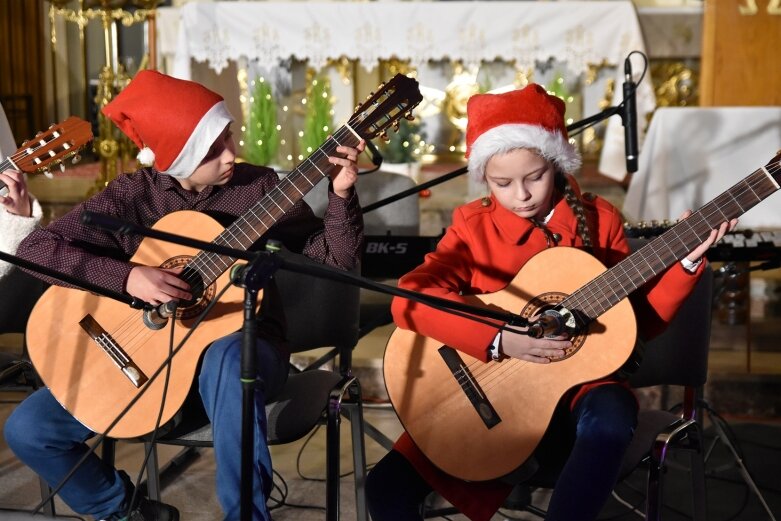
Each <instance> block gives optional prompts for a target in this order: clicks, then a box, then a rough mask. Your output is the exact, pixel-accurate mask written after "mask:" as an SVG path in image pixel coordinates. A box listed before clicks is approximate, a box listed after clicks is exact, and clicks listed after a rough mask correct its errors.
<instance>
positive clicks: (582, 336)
mask: <svg viewBox="0 0 781 521" xmlns="http://www.w3.org/2000/svg"><path fill="white" fill-rule="evenodd" d="M568 296H569V295H566V294H564V293H558V292H554V291H552V292H550V293H543V294H542V295H538V296H536V297H534V298H533V299H531V300H530V301H529V302H528V303H527V304H526V306H524V308H523V309H522V310H521V312H520V313H519V315H520V316H522V317H523V318H526V319H531V318H532V317H533V316H536V315H539V314H541V313H542V312H544V311H545V310H548V309H555V308H556V306H558V305H559V304H561V303H562V302H563V301H564V299H565V298H567V297H568ZM581 323H582V322H581ZM569 333H570V340H571V341H572V347H570V348H568V349H565V350H564V356H562V357H561V358H551V359H550V361H551V362H561V361H562V360H566V359H567V358H569V357H571V356H572V355H574V354H575V353H577V352H578V350H579V349H580V348H581V347H582V346H583V344H584V343H585V342H586V336H587V335H588V330H587V329H585V330H583V329H570V330H569Z"/></svg>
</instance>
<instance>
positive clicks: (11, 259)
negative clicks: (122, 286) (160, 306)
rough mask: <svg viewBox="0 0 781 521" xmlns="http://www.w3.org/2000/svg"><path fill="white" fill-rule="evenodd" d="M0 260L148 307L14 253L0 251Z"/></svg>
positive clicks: (134, 299)
mask: <svg viewBox="0 0 781 521" xmlns="http://www.w3.org/2000/svg"><path fill="white" fill-rule="evenodd" d="M0 260H2V261H5V262H7V263H9V264H13V265H15V266H18V267H20V268H23V269H25V270H27V271H33V272H35V273H40V274H41V275H46V276H47V277H49V278H52V279H57V280H61V281H62V282H65V283H67V284H70V285H71V286H75V287H77V288H80V289H83V290H85V291H89V292H91V293H96V294H98V295H101V296H104V297H108V298H110V299H114V300H117V301H119V302H123V303H125V304H127V305H128V306H130V307H131V308H133V309H145V308H148V307H150V305H149V304H148V303H146V302H145V301H143V300H141V299H138V298H136V297H133V296H130V295H126V294H125V293H118V292H116V291H113V290H110V289H108V288H104V287H103V286H98V285H97V284H93V283H92V282H88V281H86V280H82V279H79V278H76V277H73V276H71V275H66V274H65V273H62V272H59V271H56V270H53V269H50V268H47V267H46V266H41V265H39V264H35V263H34V262H30V261H28V260H25V259H22V258H21V257H17V256H16V255H11V254H10V253H5V252H3V251H0Z"/></svg>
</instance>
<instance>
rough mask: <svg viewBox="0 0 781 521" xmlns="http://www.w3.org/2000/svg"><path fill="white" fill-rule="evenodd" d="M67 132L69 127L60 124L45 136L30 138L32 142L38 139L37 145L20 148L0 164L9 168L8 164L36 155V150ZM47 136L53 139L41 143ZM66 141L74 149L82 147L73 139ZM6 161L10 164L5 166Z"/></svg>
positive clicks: (68, 150)
mask: <svg viewBox="0 0 781 521" xmlns="http://www.w3.org/2000/svg"><path fill="white" fill-rule="evenodd" d="M60 126H62V127H64V125H62V124H60ZM54 132H59V134H60V135H59V136H55V135H54ZM66 133H67V129H65V128H62V129H59V126H58V128H55V129H50V130H49V131H47V133H46V134H44V135H43V137H39V136H35V137H33V138H32V139H30V140H29V141H28V142H31V141H32V140H33V139H38V140H37V141H35V144H36V145H37V146H24V147H22V148H20V149H19V150H17V151H16V152H14V153H13V154H11V155H9V156H7V157H6V158H5V159H4V160H3V163H2V164H0V166H3V168H8V166H11V164H14V165H16V164H17V163H18V162H19V160H20V159H23V158H24V157H25V156H31V155H34V154H35V152H38V151H39V150H40V149H41V148H46V147H47V146H48V145H49V144H51V143H52V141H54V140H55V139H59V138H61V137H62V136H64V135H66ZM46 138H52V139H50V140H49V141H44V143H41V140H45V139H46ZM66 142H67V143H69V144H71V148H72V149H74V150H78V149H79V148H81V147H77V146H75V145H72V143H73V142H72V141H71V140H68V141H66ZM70 150H71V149H66V151H67V152H70ZM57 153H58V154H59V153H60V152H57ZM48 159H49V158H47V160H48ZM6 162H8V163H10V164H9V165H8V166H5V163H6ZM46 162H47V161H44V162H43V163H42V164H44V165H45V164H46ZM36 167H38V165H36Z"/></svg>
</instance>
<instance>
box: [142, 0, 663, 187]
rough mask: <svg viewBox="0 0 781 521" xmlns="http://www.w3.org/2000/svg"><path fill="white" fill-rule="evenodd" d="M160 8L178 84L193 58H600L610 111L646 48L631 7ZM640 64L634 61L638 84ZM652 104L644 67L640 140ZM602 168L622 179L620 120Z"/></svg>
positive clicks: (219, 66) (577, 62)
mask: <svg viewBox="0 0 781 521" xmlns="http://www.w3.org/2000/svg"><path fill="white" fill-rule="evenodd" d="M158 12H159V21H158V30H159V33H160V35H161V36H160V38H159V39H158V42H159V52H160V54H161V55H162V56H164V57H168V58H170V59H172V62H173V64H174V65H173V70H172V71H171V73H172V74H173V75H175V76H177V77H180V78H190V77H191V72H190V63H191V60H193V59H194V60H197V61H200V62H206V63H208V64H209V66H210V67H211V68H213V69H214V70H215V71H217V72H218V73H219V72H220V71H222V70H223V69H224V68H225V67H226V65H227V64H228V62H229V61H231V60H239V59H240V58H246V59H248V60H257V61H258V64H259V65H261V66H265V67H271V66H275V65H277V64H278V63H279V61H280V60H285V59H288V58H290V57H291V56H293V57H296V58H298V59H302V60H303V59H306V60H309V64H310V65H311V66H312V67H314V68H315V69H319V68H322V67H323V66H325V65H326V63H327V61H328V60H329V59H335V58H340V57H342V56H345V57H347V58H350V59H355V60H358V61H359V63H360V64H361V65H362V66H363V67H365V68H366V69H367V70H371V69H373V68H374V67H375V66H376V65H377V61H378V60H380V59H391V58H398V59H401V60H410V62H411V64H412V65H413V66H416V67H419V66H421V65H422V64H425V63H426V62H428V61H429V60H445V59H450V60H461V61H462V62H463V63H464V64H465V65H467V66H470V65H479V63H480V62H481V61H492V60H495V59H502V60H505V61H511V60H514V61H515V62H516V64H517V66H518V67H523V68H529V67H533V66H534V63H535V61H541V62H545V61H546V60H548V59H549V58H551V57H554V58H556V59H557V60H560V61H566V63H567V65H568V67H569V68H570V70H571V71H573V72H574V73H580V72H584V71H586V70H587V68H588V65H589V64H599V63H602V62H603V61H605V62H607V63H610V64H613V65H617V66H618V67H616V88H615V97H614V100H613V104H614V105H617V104H618V103H620V102H621V98H622V89H621V86H622V84H623V81H624V78H623V63H624V59H625V58H626V56H627V55H628V54H629V52H630V51H632V50H640V51H643V52H644V51H645V45H644V42H643V35H642V33H641V30H640V24H639V22H638V19H637V12H636V11H635V8H634V5H633V4H632V2H629V1H595V2H523V1H520V2H519V1H507V2H465V1H456V2H250V1H236V2H192V3H188V4H185V5H184V6H182V7H180V8H160V9H158ZM639 63H640V61H639V60H637V61H635V60H633V64H634V68H635V70H634V72H635V78H636V79H637V78H638V77H639V73H640V70H639ZM655 105H656V100H655V97H654V93H653V88H652V86H651V79H650V71H649V72H648V73H647V74H646V76H645V78H644V80H643V81H642V83H641V84H640V85H639V86H638V89H637V110H638V121H639V122H640V126H641V128H640V134H641V139H642V122H643V121H645V120H646V115H647V114H648V113H649V112H651V111H653V110H654V108H655ZM586 115H590V114H586ZM600 171H601V172H603V173H605V174H607V175H609V176H610V177H613V178H615V179H619V180H620V179H623V177H624V173H625V162H624V136H623V127H622V126H621V122H620V119H619V118H618V117H617V116H614V117H612V118H610V119H609V121H608V127H607V130H606V136H605V144H604V148H603V153H602V158H601V161H600Z"/></svg>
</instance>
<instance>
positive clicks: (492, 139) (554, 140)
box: [468, 124, 582, 182]
mask: <svg viewBox="0 0 781 521" xmlns="http://www.w3.org/2000/svg"><path fill="white" fill-rule="evenodd" d="M519 148H530V149H534V150H537V151H538V152H539V153H540V155H541V156H542V157H544V158H545V159H547V160H548V161H551V162H553V163H554V164H555V165H556V167H558V169H559V170H561V171H562V172H564V173H565V174H572V173H574V172H575V171H577V170H578V169H579V168H580V165H581V163H582V161H581V158H580V153H579V152H578V150H577V148H575V146H574V145H572V144H571V143H569V142H568V141H567V139H566V138H565V137H564V136H562V135H561V133H560V132H558V131H553V132H552V131H549V130H547V129H545V128H543V127H541V126H539V125H527V124H517V125H515V124H508V125H499V126H498V127H494V128H492V129H490V130H487V131H485V132H483V134H482V135H480V137H478V138H477V139H476V140H475V142H474V143H473V144H472V149H471V151H470V153H469V163H468V168H469V175H470V176H471V177H472V178H473V179H474V180H476V181H481V182H485V167H486V165H487V164H488V161H489V160H490V159H491V158H492V157H493V156H495V155H502V154H506V153H508V152H511V151H513V150H516V149H519Z"/></svg>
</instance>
